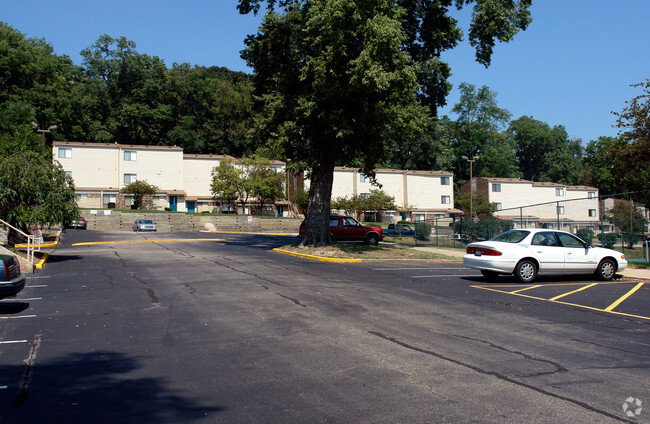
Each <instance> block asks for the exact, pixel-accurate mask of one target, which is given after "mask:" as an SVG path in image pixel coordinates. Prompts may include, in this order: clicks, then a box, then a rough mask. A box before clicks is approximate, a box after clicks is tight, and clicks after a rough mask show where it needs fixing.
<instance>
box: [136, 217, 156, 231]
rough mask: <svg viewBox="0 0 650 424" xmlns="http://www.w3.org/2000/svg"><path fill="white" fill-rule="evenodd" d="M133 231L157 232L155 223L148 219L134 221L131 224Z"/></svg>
mask: <svg viewBox="0 0 650 424" xmlns="http://www.w3.org/2000/svg"><path fill="white" fill-rule="evenodd" d="M133 231H136V232H137V231H157V228H156V223H155V222H153V221H152V220H150V219H136V220H135V222H134V223H133Z"/></svg>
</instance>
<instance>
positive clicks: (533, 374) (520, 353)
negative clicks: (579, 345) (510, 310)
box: [456, 335, 569, 377]
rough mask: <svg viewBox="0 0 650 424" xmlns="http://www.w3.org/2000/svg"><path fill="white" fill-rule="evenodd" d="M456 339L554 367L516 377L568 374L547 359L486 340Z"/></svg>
mask: <svg viewBox="0 0 650 424" xmlns="http://www.w3.org/2000/svg"><path fill="white" fill-rule="evenodd" d="M456 337H460V338H461V339H465V340H472V341H475V342H480V343H484V344H486V345H488V346H490V347H491V348H494V349H498V350H502V351H504V352H508V353H512V354H515V355H519V356H522V357H524V358H526V359H529V360H531V361H536V362H542V363H546V364H549V365H551V366H553V367H555V370H553V371H545V372H538V373H531V374H521V375H518V376H517V377H538V376H541V375H549V374H557V373H561V372H568V371H569V370H568V369H566V368H564V367H563V366H562V365H560V364H558V363H557V362H553V361H550V360H548V359H541V358H535V357H533V356H531V355H529V354H527V353H523V352H519V351H517V350H512V349H508V348H505V347H503V346H499V345H496V344H494V343H492V342H489V341H487V340H481V339H475V338H472V337H467V336H461V335H457V336H456Z"/></svg>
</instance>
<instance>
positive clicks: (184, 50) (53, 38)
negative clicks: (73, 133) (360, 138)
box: [0, 0, 650, 143]
mask: <svg viewBox="0 0 650 424" xmlns="http://www.w3.org/2000/svg"><path fill="white" fill-rule="evenodd" d="M533 2H534V4H533V7H532V15H533V22H532V24H531V25H530V27H529V29H528V30H527V31H525V32H521V33H519V34H517V36H516V37H515V39H514V40H513V41H511V42H510V43H508V44H497V46H496V47H495V51H494V55H493V57H492V65H491V66H490V68H488V69H485V68H484V67H483V66H482V65H479V64H477V63H476V62H474V52H473V50H472V48H471V47H470V46H469V43H468V42H467V41H464V42H463V44H462V45H461V46H459V47H457V48H456V49H454V50H453V51H450V52H448V53H446V54H445V55H444V56H443V59H444V60H446V61H448V62H449V63H450V65H451V67H452V72H453V77H452V79H451V82H452V83H453V84H454V90H453V91H452V94H451V96H450V97H449V98H448V106H447V107H446V108H444V109H443V110H442V111H441V114H446V113H447V114H448V113H449V109H450V107H451V106H452V105H453V104H454V103H455V102H456V101H457V99H458V91H457V87H458V84H459V83H460V82H463V81H466V82H469V83H471V84H474V85H476V86H479V87H480V86H482V85H487V86H488V87H490V88H491V89H492V90H494V91H496V92H497V93H498V96H497V101H498V103H499V106H500V107H503V108H506V109H508V110H510V112H512V115H513V119H516V118H518V117H520V116H522V115H528V116H532V117H534V118H535V119H538V120H541V121H544V122H546V123H548V124H549V125H551V126H555V125H564V126H565V127H566V129H567V131H568V133H569V136H570V137H571V138H581V139H582V140H583V142H585V143H586V142H588V141H589V140H592V139H596V138H597V137H598V136H601V135H604V136H615V135H616V134H617V129H615V128H612V125H613V124H614V123H615V117H614V116H613V115H612V113H611V112H612V111H621V110H622V109H623V107H624V106H625V101H626V100H630V99H631V98H632V97H634V96H636V95H637V94H640V90H638V89H632V88H631V87H630V84H634V83H638V82H641V81H642V80H644V79H645V78H650V50H649V46H650V23H649V22H650V21H649V20H648V17H649V16H650V1H649V0H621V1H612V0H533ZM236 4H237V1H236V0H210V1H208V0H186V1H183V2H179V1H177V0H174V1H172V0H155V1H154V0H131V1H124V0H111V1H94V0H83V1H82V0H57V1H52V0H47V1H45V0H2V7H1V8H0V20H1V21H3V22H6V23H7V24H9V25H11V26H12V27H14V28H15V29H17V30H18V31H20V32H21V33H23V34H26V35H27V36H28V37H36V38H44V39H45V40H46V41H48V42H49V43H50V44H52V46H53V47H54V50H55V52H56V53H57V54H67V55H68V56H70V57H71V58H72V59H73V60H74V61H75V63H77V64H81V57H80V55H79V52H80V51H81V50H82V49H84V48H86V47H89V46H90V45H91V44H92V43H93V42H95V41H96V40H97V39H98V38H99V36H101V35H102V34H108V35H110V36H112V37H120V36H125V37H126V38H128V39H130V40H132V41H134V42H135V43H136V46H137V48H136V49H137V51H138V52H139V53H144V54H148V55H150V56H158V57H160V58H161V59H163V60H164V61H165V63H166V64H167V66H171V65H172V64H173V63H174V62H178V63H183V62H187V63H190V64H193V65H194V64H196V65H205V66H212V65H214V66H224V67H227V68H229V69H232V70H236V71H245V72H251V70H250V69H248V68H247V67H246V64H245V63H244V61H243V60H242V59H241V58H240V57H239V52H240V50H242V48H243V40H244V38H245V37H246V35H247V34H251V33H254V32H255V31H256V29H257V26H258V25H259V23H260V21H261V16H257V17H255V16H252V15H251V16H242V15H239V14H238V13H237V10H236V8H235V6H236ZM454 14H455V16H456V17H457V18H459V19H460V21H461V22H462V23H463V27H464V28H466V27H467V23H468V17H469V13H467V12H465V13H462V12H461V13H458V12H456V11H455V10H454ZM466 32H467V31H466ZM451 117H452V118H455V117H454V116H451Z"/></svg>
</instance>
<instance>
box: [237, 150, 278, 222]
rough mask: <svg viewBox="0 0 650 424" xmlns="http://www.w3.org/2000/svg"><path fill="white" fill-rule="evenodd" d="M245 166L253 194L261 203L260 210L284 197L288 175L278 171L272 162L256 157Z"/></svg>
mask: <svg viewBox="0 0 650 424" xmlns="http://www.w3.org/2000/svg"><path fill="white" fill-rule="evenodd" d="M245 164H246V166H247V174H248V178H249V179H250V182H251V194H252V196H253V197H255V198H256V199H257V200H258V201H259V202H260V210H263V209H264V205H267V204H271V205H272V204H273V203H275V202H276V201H277V200H279V199H282V198H283V197H284V181H285V175H286V174H285V173H283V172H278V171H276V170H275V169H274V168H273V165H272V163H271V161H270V160H268V159H266V158H262V157H258V156H254V157H253V158H251V159H250V160H248V162H245Z"/></svg>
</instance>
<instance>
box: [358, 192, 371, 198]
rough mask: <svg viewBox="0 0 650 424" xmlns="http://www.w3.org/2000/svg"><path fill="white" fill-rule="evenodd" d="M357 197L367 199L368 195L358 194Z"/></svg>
mask: <svg viewBox="0 0 650 424" xmlns="http://www.w3.org/2000/svg"><path fill="white" fill-rule="evenodd" d="M359 197H360V198H362V199H367V198H368V197H370V193H359Z"/></svg>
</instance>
